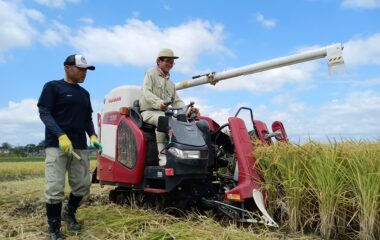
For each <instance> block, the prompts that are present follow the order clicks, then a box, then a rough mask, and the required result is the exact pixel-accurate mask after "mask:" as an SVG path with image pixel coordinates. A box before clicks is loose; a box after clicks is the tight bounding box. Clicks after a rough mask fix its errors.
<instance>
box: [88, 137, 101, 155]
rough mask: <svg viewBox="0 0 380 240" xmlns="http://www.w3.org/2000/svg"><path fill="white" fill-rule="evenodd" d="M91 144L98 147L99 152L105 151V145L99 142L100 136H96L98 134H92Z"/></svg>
mask: <svg viewBox="0 0 380 240" xmlns="http://www.w3.org/2000/svg"><path fill="white" fill-rule="evenodd" d="M90 144H91V146H93V147H94V148H96V149H98V151H99V154H102V152H103V146H102V145H101V144H100V143H99V141H98V138H97V137H96V135H92V136H91V137H90Z"/></svg>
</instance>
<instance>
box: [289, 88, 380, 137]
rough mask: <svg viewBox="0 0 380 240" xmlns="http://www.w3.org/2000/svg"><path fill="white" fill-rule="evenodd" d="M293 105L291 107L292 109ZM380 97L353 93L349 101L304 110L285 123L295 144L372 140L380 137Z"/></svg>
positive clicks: (335, 101) (334, 101)
mask: <svg viewBox="0 0 380 240" xmlns="http://www.w3.org/2000/svg"><path fill="white" fill-rule="evenodd" d="M291 108H292V105H289V109H291ZM379 118H380V95H379V94H378V93H375V92H373V91H364V92H351V93H348V94H347V96H346V98H345V99H341V100H340V99H338V100H331V101H330V102H327V103H325V104H324V105H322V106H320V107H313V106H304V107H303V108H302V109H299V110H298V111H295V112H293V113H292V114H290V115H288V117H287V118H285V119H282V120H283V122H284V124H285V126H286V127H287V130H288V135H290V136H291V137H292V139H293V140H295V141H297V139H301V140H306V139H307V138H308V137H310V138H311V139H313V140H319V141H322V142H323V141H327V137H329V138H330V139H331V138H336V139H337V140H340V138H345V139H348V138H349V139H357V140H359V139H370V140H376V139H378V138H379V137H380V134H379V132H380V126H379V124H378V119H379Z"/></svg>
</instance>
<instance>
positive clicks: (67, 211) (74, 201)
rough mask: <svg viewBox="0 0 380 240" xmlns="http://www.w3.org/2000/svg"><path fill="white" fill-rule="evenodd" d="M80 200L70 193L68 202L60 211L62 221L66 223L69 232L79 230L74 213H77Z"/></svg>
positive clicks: (79, 226) (80, 198)
mask: <svg viewBox="0 0 380 240" xmlns="http://www.w3.org/2000/svg"><path fill="white" fill-rule="evenodd" d="M81 200H82V197H76V196H74V195H73V194H72V193H70V197H69V201H68V202H67V205H66V206H65V207H64V209H63V211H62V215H61V217H62V220H63V221H65V222H66V223H67V229H68V230H69V231H74V232H77V231H79V230H80V229H81V225H80V224H79V223H78V221H77V219H76V217H75V212H76V211H77V209H78V207H79V203H80V201H81Z"/></svg>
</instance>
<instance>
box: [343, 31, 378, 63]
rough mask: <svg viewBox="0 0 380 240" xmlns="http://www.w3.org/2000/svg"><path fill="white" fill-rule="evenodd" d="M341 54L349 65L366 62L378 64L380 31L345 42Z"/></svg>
mask: <svg viewBox="0 0 380 240" xmlns="http://www.w3.org/2000/svg"><path fill="white" fill-rule="evenodd" d="M343 56H344V59H345V63H346V64H347V66H351V67H356V66H361V65H367V64H375V65H380V33H376V34H374V35H372V36H369V37H368V38H360V39H353V40H350V41H348V42H346V43H345V44H344V51H343Z"/></svg>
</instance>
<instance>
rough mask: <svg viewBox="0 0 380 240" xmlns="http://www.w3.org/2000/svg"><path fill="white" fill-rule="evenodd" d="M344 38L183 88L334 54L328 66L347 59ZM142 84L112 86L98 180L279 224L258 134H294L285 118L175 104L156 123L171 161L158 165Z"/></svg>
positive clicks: (153, 199)
mask: <svg viewBox="0 0 380 240" xmlns="http://www.w3.org/2000/svg"><path fill="white" fill-rule="evenodd" d="M342 49H343V47H342V45H341V44H335V45H331V46H327V47H324V48H320V49H317V50H311V51H307V52H303V53H298V54H295V55H291V56H287V57H282V58H277V59H273V60H269V61H265V62H261V63H258V64H253V65H249V66H246V67H242V68H238V69H233V70H229V71H225V72H221V73H210V74H205V75H201V76H196V77H193V80H191V81H184V82H182V83H180V84H178V85H177V86H176V87H177V90H180V89H183V88H188V87H193V86H197V85H201V84H205V83H211V84H216V83H217V82H218V81H221V80H224V79H229V78H232V77H236V76H240V75H247V74H252V73H256V72H260V71H266V70H269V69H273V68H278V67H282V66H286V65H291V64H296V63H300V62H305V61H310V60H314V59H317V58H323V57H327V58H328V62H329V66H336V65H339V64H342V63H343V57H342ZM140 94H141V88H140V87H137V86H121V87H118V88H115V89H113V90H111V91H110V92H109V94H108V95H107V96H106V98H105V102H104V108H103V111H102V113H101V114H98V127H99V137H100V141H101V143H102V145H103V154H102V155H98V166H97V170H96V171H95V172H94V177H93V181H94V182H98V183H100V184H101V185H114V186H116V187H115V189H114V190H111V192H110V200H112V201H115V202H118V203H124V202H126V201H128V200H130V199H133V200H134V201H137V203H138V204H140V205H143V206H144V205H147V206H153V207H156V206H159V207H162V208H176V209H180V210H187V209H192V208H194V207H196V208H197V209H198V210H200V211H207V210H213V211H215V212H216V213H220V214H224V215H227V216H228V217H231V218H232V219H234V220H236V221H238V222H244V223H263V224H265V225H268V226H274V227H277V226H278V225H277V224H276V222H275V221H274V220H273V219H272V218H271V217H270V215H269V214H268V212H267V210H266V207H265V206H266V203H267V201H268V199H267V196H266V192H265V189H264V188H263V186H262V183H263V181H264V179H263V178H262V176H261V174H260V171H259V169H258V166H257V165H256V160H255V158H254V156H253V151H254V147H253V144H252V142H251V137H252V135H253V136H255V137H257V138H258V139H260V140H261V141H262V143H263V144H268V145H270V144H272V143H273V140H276V141H282V142H286V141H287V135H286V131H285V128H284V126H283V124H282V123H281V122H280V121H275V122H274V123H273V124H272V132H270V131H269V130H268V128H267V126H266V124H265V123H264V122H262V121H259V120H255V119H253V113H252V109H250V108H246V107H242V108H240V109H239V110H238V111H237V113H236V114H235V116H233V117H229V118H228V123H225V124H223V125H219V124H218V123H216V122H215V121H214V120H213V119H211V118H209V117H206V116H198V117H197V118H196V119H187V118H186V115H185V112H186V110H187V108H188V107H192V106H193V104H194V103H193V102H192V103H190V104H189V105H187V106H184V107H183V108H169V109H168V110H167V111H166V112H165V117H161V118H160V120H159V124H158V127H157V131H161V132H165V133H167V136H168V142H167V144H166V148H165V153H166V156H167V164H166V165H165V166H158V152H157V146H156V139H155V130H156V127H154V126H152V125H149V124H146V123H144V122H143V121H142V117H141V115H140V109H139V103H138V99H139V98H140ZM241 110H246V111H249V113H250V118H251V119H250V120H251V123H250V124H252V127H253V130H252V131H250V132H248V130H247V127H246V125H245V123H244V121H243V120H242V119H241V118H239V113H240V112H241Z"/></svg>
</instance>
